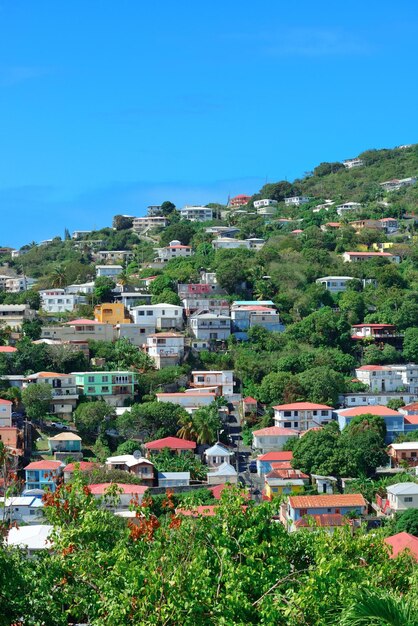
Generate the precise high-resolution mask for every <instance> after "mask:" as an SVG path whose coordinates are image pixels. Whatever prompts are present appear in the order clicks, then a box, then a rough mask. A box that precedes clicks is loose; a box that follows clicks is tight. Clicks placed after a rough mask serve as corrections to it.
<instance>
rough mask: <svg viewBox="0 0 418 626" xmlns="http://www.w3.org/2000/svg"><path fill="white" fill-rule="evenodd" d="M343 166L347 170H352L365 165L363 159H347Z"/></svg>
mask: <svg viewBox="0 0 418 626" xmlns="http://www.w3.org/2000/svg"><path fill="white" fill-rule="evenodd" d="M343 165H344V167H345V168H346V169H348V170H351V169H352V168H353V167H361V166H362V165H364V161H363V159H359V158H358V157H356V158H355V159H345V161H343Z"/></svg>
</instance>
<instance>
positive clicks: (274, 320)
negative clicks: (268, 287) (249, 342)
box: [231, 302, 284, 340]
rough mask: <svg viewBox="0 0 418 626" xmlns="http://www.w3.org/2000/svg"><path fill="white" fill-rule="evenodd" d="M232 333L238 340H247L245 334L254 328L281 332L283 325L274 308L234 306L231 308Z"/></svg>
mask: <svg viewBox="0 0 418 626" xmlns="http://www.w3.org/2000/svg"><path fill="white" fill-rule="evenodd" d="M231 319H232V330H233V333H234V334H235V335H236V336H237V337H238V338H239V339H244V340H245V339H247V332H248V330H250V328H253V327H254V326H261V327H262V328H265V329H266V330H269V331H271V332H283V331H284V325H283V324H282V322H281V321H280V316H279V314H278V313H277V311H276V310H275V309H274V308H270V307H267V306H263V305H262V304H244V305H241V304H236V303H235V302H234V303H233V304H232V307H231Z"/></svg>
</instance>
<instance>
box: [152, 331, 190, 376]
mask: <svg viewBox="0 0 418 626" xmlns="http://www.w3.org/2000/svg"><path fill="white" fill-rule="evenodd" d="M147 352H148V355H149V356H150V357H151V358H152V359H153V361H154V362H155V364H156V366H157V368H158V369H162V368H163V367H167V366H168V365H178V364H179V363H180V361H181V360H182V358H183V356H184V336H183V335H180V334H179V333H155V334H151V335H149V336H148V337H147Z"/></svg>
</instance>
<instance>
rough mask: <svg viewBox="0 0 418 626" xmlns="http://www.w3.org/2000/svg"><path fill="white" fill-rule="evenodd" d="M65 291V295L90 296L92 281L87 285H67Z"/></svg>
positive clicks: (92, 286) (92, 287)
mask: <svg viewBox="0 0 418 626" xmlns="http://www.w3.org/2000/svg"><path fill="white" fill-rule="evenodd" d="M65 291H66V292H67V293H75V294H77V293H83V294H91V293H93V291H94V281H93V280H92V281H91V282H87V283H80V284H78V285H77V284H74V285H68V287H66V288H65Z"/></svg>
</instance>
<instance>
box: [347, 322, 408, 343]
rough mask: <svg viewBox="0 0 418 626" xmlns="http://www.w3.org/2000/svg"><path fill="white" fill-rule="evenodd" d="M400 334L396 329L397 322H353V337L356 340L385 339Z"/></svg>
mask: <svg viewBox="0 0 418 626" xmlns="http://www.w3.org/2000/svg"><path fill="white" fill-rule="evenodd" d="M400 336H401V333H398V332H397V331H396V326H395V324H353V326H352V327H351V338H352V339H356V340H361V339H376V340H379V341H385V340H387V339H393V338H394V337H400Z"/></svg>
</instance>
